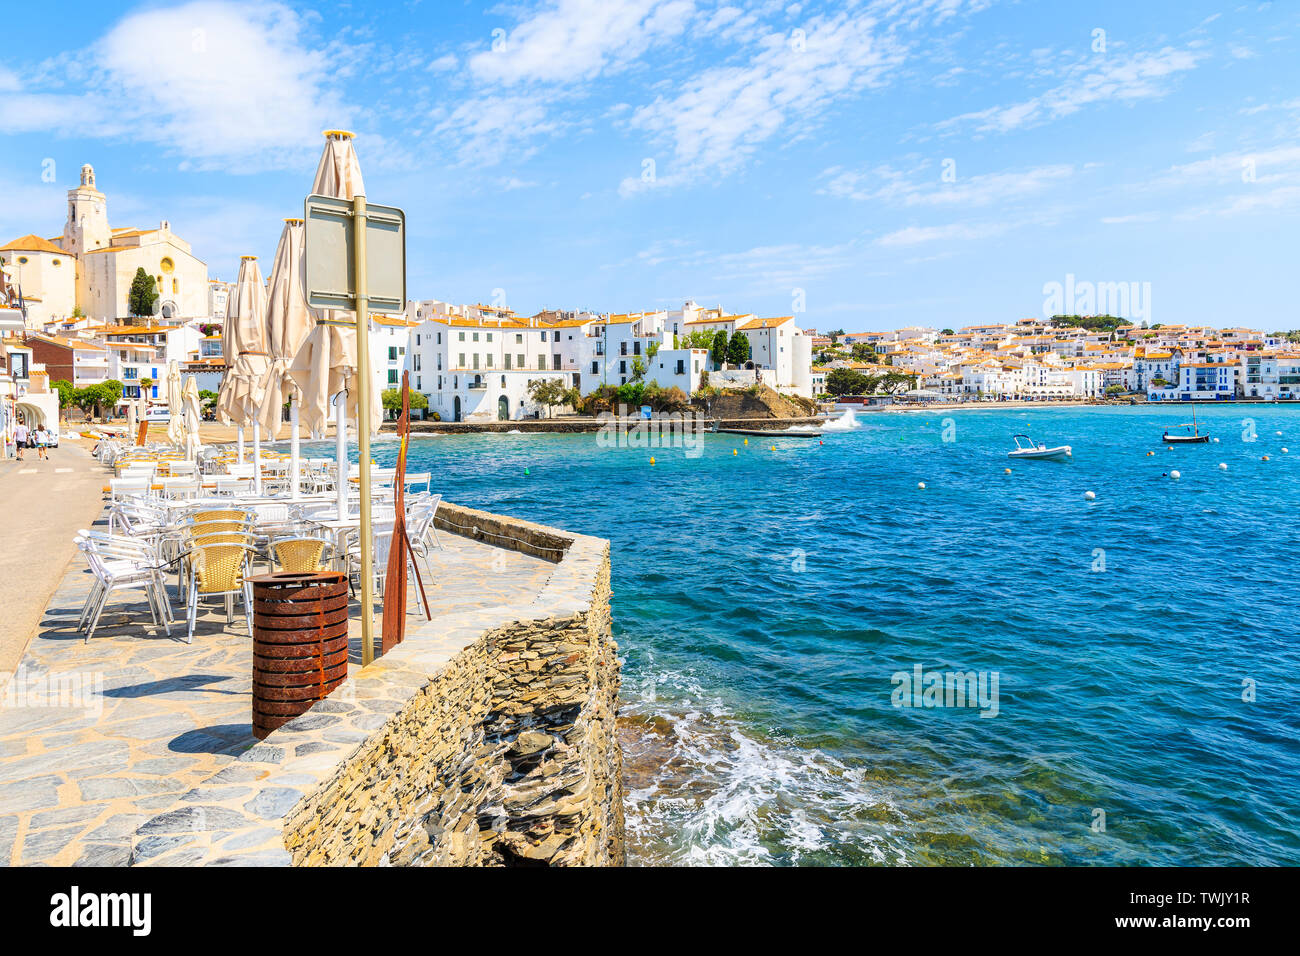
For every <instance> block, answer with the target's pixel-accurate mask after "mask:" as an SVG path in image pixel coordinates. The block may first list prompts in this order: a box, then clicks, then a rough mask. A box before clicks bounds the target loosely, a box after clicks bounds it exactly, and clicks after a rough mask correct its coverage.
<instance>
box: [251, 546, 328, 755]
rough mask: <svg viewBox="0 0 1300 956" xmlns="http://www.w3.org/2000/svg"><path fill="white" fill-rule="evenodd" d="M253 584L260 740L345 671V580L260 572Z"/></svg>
mask: <svg viewBox="0 0 1300 956" xmlns="http://www.w3.org/2000/svg"><path fill="white" fill-rule="evenodd" d="M249 581H250V583H251V584H252V585H253V736H255V737H257V739H258V740H262V739H263V738H265V737H266V735H267V734H269V733H270V732H271V731H273V730H275V729H276V728H277V727H279V726H280V725H281V724H284V723H286V722H287V721H290V720H292V719H293V718H294V717H297V716H298V715H299V714H303V713H306V711H307V710H308V708H310V707H311V705H312V704H314V703H316V701H318V700H323V699H324V698H325V697H327V696H328V695H329V693H330V692H331V691H333V690H334V689H335V688H336V687H338V686H339V684H341V683H343V681H344V680H345V679H346V678H347V676H348V582H347V578H346V577H345V576H344V575H343V574H341V573H338V572H324V573H320V574H287V573H280V574H264V575H260V576H258V577H254V578H249Z"/></svg>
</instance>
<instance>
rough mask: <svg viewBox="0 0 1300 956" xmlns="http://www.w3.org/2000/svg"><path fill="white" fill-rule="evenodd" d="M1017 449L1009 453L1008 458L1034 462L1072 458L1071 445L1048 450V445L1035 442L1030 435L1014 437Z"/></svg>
mask: <svg viewBox="0 0 1300 956" xmlns="http://www.w3.org/2000/svg"><path fill="white" fill-rule="evenodd" d="M1014 439H1015V443H1016V448H1015V450H1014V451H1009V452H1007V457H1008V458H1024V459H1030V460H1033V461H1062V460H1064V459H1066V458H1070V457H1072V455H1071V452H1070V446H1069V445H1057V446H1056V447H1055V448H1048V447H1047V446H1046V445H1044V444H1042V443H1040V442H1036V441H1034V440H1033V439H1032V438H1030V437H1029V436H1028V435H1016V436H1014Z"/></svg>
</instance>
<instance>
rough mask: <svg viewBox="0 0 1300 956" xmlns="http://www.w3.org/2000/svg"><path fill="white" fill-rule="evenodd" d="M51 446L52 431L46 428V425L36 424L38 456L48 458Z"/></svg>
mask: <svg viewBox="0 0 1300 956" xmlns="http://www.w3.org/2000/svg"><path fill="white" fill-rule="evenodd" d="M49 447H50V433H49V432H47V431H46V430H45V426H44V425H43V424H42V425H37V426H36V457H37V458H40V459H43V460H48V459H49V457H50V455H49Z"/></svg>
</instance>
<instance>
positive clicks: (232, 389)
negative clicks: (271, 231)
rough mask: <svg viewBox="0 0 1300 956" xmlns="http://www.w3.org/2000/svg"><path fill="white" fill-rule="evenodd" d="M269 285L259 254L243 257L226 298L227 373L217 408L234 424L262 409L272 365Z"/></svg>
mask: <svg viewBox="0 0 1300 956" xmlns="http://www.w3.org/2000/svg"><path fill="white" fill-rule="evenodd" d="M266 305H267V303H266V284H265V283H264V282H263V281H262V270H261V269H259V268H258V267H257V256H242V257H240V263H239V278H238V279H237V280H236V281H235V288H234V290H233V291H232V292H231V293H230V297H229V299H227V301H226V324H225V327H224V331H223V333H222V343H221V350H222V352H223V353H224V354H225V359H226V375H225V378H224V379H223V380H222V382H221V397H220V398H219V399H218V407H219V408H220V409H221V412H222V413H223V414H224V416H225V417H226V418H227V419H228V420H229V421H231V422H233V423H234V424H235V425H239V426H246V425H251V424H252V423H253V422H254V421H255V420H256V419H257V417H258V415H259V413H260V412H261V406H262V382H263V381H264V380H265V378H266V369H267V366H268V365H269V361H268V356H267V349H266Z"/></svg>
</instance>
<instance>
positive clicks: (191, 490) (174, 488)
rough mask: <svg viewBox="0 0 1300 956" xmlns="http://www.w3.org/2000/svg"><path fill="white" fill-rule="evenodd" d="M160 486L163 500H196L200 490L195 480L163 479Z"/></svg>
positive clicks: (200, 487)
mask: <svg viewBox="0 0 1300 956" xmlns="http://www.w3.org/2000/svg"><path fill="white" fill-rule="evenodd" d="M161 484H162V496H163V497H164V498H197V497H198V496H199V492H200V490H201V489H202V485H200V483H199V481H198V479H197V478H164V479H162V482H161Z"/></svg>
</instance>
